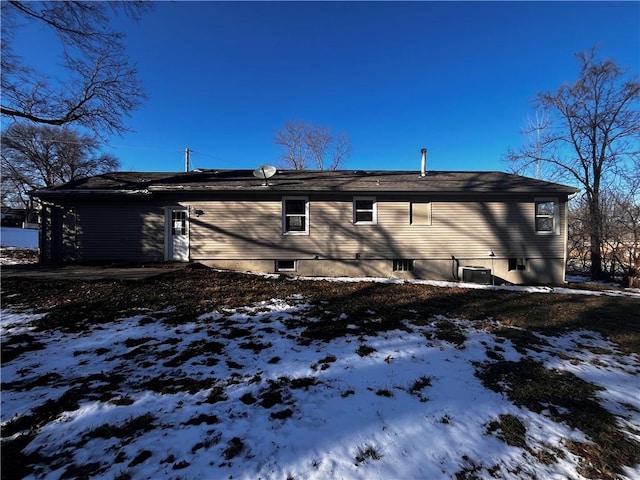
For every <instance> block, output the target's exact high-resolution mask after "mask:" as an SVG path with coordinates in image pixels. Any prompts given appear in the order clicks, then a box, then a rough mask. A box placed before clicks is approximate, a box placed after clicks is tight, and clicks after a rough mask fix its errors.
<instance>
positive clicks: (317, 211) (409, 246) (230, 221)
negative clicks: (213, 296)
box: [190, 197, 565, 260]
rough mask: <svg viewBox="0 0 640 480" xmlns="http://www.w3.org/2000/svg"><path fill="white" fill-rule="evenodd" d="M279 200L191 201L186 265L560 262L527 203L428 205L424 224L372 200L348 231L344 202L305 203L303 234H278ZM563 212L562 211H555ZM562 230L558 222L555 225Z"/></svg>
mask: <svg viewBox="0 0 640 480" xmlns="http://www.w3.org/2000/svg"><path fill="white" fill-rule="evenodd" d="M281 205H282V204H281V199H280V198H275V197H274V198H273V199H272V200H270V201H261V202H255V201H249V200H245V201H234V200H223V201H215V202H193V203H191V204H190V206H191V208H192V211H195V210H199V211H201V214H200V215H199V216H195V215H193V214H192V215H191V239H190V241H191V256H192V258H193V259H196V260H197V259H216V258H217V259H260V258H262V259H264V258H273V259H275V258H280V259H287V258H291V259H302V258H315V257H316V256H317V257H319V258H320V259H331V258H333V259H336V258H340V259H355V258H356V257H359V258H362V259H367V258H368V259H384V258H387V259H391V258H416V259H418V258H433V259H438V258H439V259H450V258H451V256H455V257H457V258H461V259H474V258H478V259H487V258H488V252H489V251H493V252H494V253H495V255H496V257H503V258H507V257H526V258H548V257H554V258H558V257H559V258H563V257H564V235H565V233H564V231H561V232H559V233H560V234H557V235H556V234H551V235H540V234H536V233H535V231H534V204H533V198H531V199H527V200H523V201H519V202H515V201H514V202H502V201H498V200H495V201H489V202H460V201H444V200H440V201H433V202H431V224H430V225H415V224H414V225H412V224H411V223H410V205H411V199H400V200H386V199H384V198H378V199H377V206H378V222H377V224H376V225H354V224H353V210H352V209H353V204H352V197H345V198H342V199H340V200H324V199H314V198H313V197H310V219H309V222H310V234H309V235H283V234H282V218H281V210H282V206H281ZM560 211H561V213H562V214H564V208H561V209H560ZM559 225H560V226H563V225H564V218H563V217H562V218H561V219H560V222H559Z"/></svg>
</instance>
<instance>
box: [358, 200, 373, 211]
mask: <svg viewBox="0 0 640 480" xmlns="http://www.w3.org/2000/svg"><path fill="white" fill-rule="evenodd" d="M356 210H372V211H373V200H356Z"/></svg>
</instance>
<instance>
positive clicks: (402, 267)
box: [393, 258, 413, 272]
mask: <svg viewBox="0 0 640 480" xmlns="http://www.w3.org/2000/svg"><path fill="white" fill-rule="evenodd" d="M393 271H394V272H412V271H413V260H407V259H404V258H397V259H395V260H394V261H393Z"/></svg>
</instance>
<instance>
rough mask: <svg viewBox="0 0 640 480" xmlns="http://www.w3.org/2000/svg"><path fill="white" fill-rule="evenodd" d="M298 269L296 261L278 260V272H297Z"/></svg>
mask: <svg viewBox="0 0 640 480" xmlns="http://www.w3.org/2000/svg"><path fill="white" fill-rule="evenodd" d="M296 267H297V265H296V261H295V260H276V272H295V271H296V270H297V268H296Z"/></svg>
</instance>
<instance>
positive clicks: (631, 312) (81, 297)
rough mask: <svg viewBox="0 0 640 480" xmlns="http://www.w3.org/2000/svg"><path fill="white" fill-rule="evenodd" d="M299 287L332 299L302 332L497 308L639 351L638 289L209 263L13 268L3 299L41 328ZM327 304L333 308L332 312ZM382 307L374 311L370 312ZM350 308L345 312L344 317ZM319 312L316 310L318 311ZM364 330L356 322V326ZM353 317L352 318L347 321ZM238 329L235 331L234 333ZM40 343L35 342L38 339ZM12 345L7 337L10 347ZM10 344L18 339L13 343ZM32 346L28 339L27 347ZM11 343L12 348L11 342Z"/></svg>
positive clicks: (255, 297)
mask: <svg viewBox="0 0 640 480" xmlns="http://www.w3.org/2000/svg"><path fill="white" fill-rule="evenodd" d="M293 294H302V295H304V296H305V297H307V298H309V300H310V301H311V302H312V303H316V304H320V302H325V303H324V304H325V305H328V306H330V308H327V309H318V311H311V312H309V316H311V317H313V316H318V317H319V319H320V320H319V321H318V322H314V323H313V324H311V325H308V328H307V329H306V330H305V332H304V333H303V336H304V337H306V338H309V339H325V340H330V339H331V338H335V337H338V336H342V335H345V334H346V333H347V332H349V333H360V334H367V333H379V332H382V331H387V330H394V329H406V328H407V327H406V325H405V324H404V323H403V320H404V319H412V320H418V321H424V320H428V319H430V318H432V317H434V316H436V315H443V316H445V317H450V318H463V319H468V320H486V319H488V318H492V319H495V320H498V321H500V322H502V323H504V324H506V325H513V326H520V327H524V328H526V329H528V330H534V331H538V332H541V333H543V334H545V335H557V334H561V333H563V332H566V331H569V330H575V329H580V328H583V329H587V330H594V331H597V332H600V333H602V334H603V335H604V336H605V337H607V338H609V339H610V340H612V341H614V342H615V343H617V344H618V345H619V346H620V347H621V348H622V349H623V350H624V351H626V352H633V353H640V316H639V315H638V314H637V310H638V306H639V305H640V302H638V300H636V299H633V298H624V297H609V296H600V297H596V296H584V295H550V294H534V293H517V292H507V291H488V290H466V289H462V288H455V289H454V288H438V287H431V286H426V285H414V284H381V283H368V282H361V283H336V282H329V281H323V280H318V281H299V282H297V281H291V280H288V279H286V278H271V279H265V278H262V277H259V276H250V275H243V274H238V273H232V272H215V271H212V270H200V269H194V270H181V271H177V272H171V273H167V274H164V275H161V276H158V277H153V278H150V279H146V280H134V281H114V280H95V281H64V280H59V279H56V280H47V279H21V278H7V279H3V281H2V295H3V304H4V305H5V306H10V305H12V304H22V305H25V304H26V305H29V306H32V307H35V308H43V309H47V310H48V311H49V314H48V315H47V316H46V317H45V318H43V319H42V320H40V321H39V322H38V326H39V328H40V329H57V330H63V331H81V330H83V329H85V328H88V327H90V326H91V325H92V324H99V323H103V322H110V321H113V320H115V319H117V318H121V317H123V316H126V315H128V314H131V313H135V314H140V313H141V312H144V311H145V309H147V310H146V311H149V312H151V311H158V310H161V309H164V308H168V307H174V309H173V311H172V312H171V313H170V314H163V315H164V317H167V319H166V320H165V321H168V322H171V323H175V324H180V323H181V322H185V321H190V320H192V319H193V318H194V316H196V315H199V314H202V313H205V312H210V311H212V310H214V309H220V308H224V307H229V308H236V307H241V306H244V305H248V304H251V303H254V302H258V301H262V300H268V299H270V298H286V297H288V296H290V295H293ZM327 310H330V311H331V314H330V315H329V314H327V313H326V312H327ZM372 311H373V312H375V317H377V319H376V320H375V321H373V320H372V318H374V315H372V314H371V313H370V312H372ZM342 313H344V314H346V316H347V317H346V320H340V319H338V318H337V317H338V316H339V315H340V314H342ZM316 314H317V315H316ZM354 325H355V326H356V327H357V330H354V329H353V326H354ZM348 326H349V328H347V327H348ZM436 326H437V327H438V332H439V333H438V336H444V337H448V340H449V341H453V342H454V343H456V344H459V345H462V342H464V339H463V337H462V336H461V335H460V334H459V332H456V331H455V329H452V328H449V327H450V326H449V325H447V323H446V322H444V323H443V322H440V323H439V324H438V325H436ZM232 333H233V332H231V333H230V334H232ZM34 347H35V346H34ZM4 348H5V345H3V350H4ZM6 348H7V349H8V350H10V349H12V348H21V349H23V348H25V346H24V345H23V346H21V347H17V346H16V345H7V346H6ZM27 348H28V347H27ZM4 353H8V351H7V352H4Z"/></svg>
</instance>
